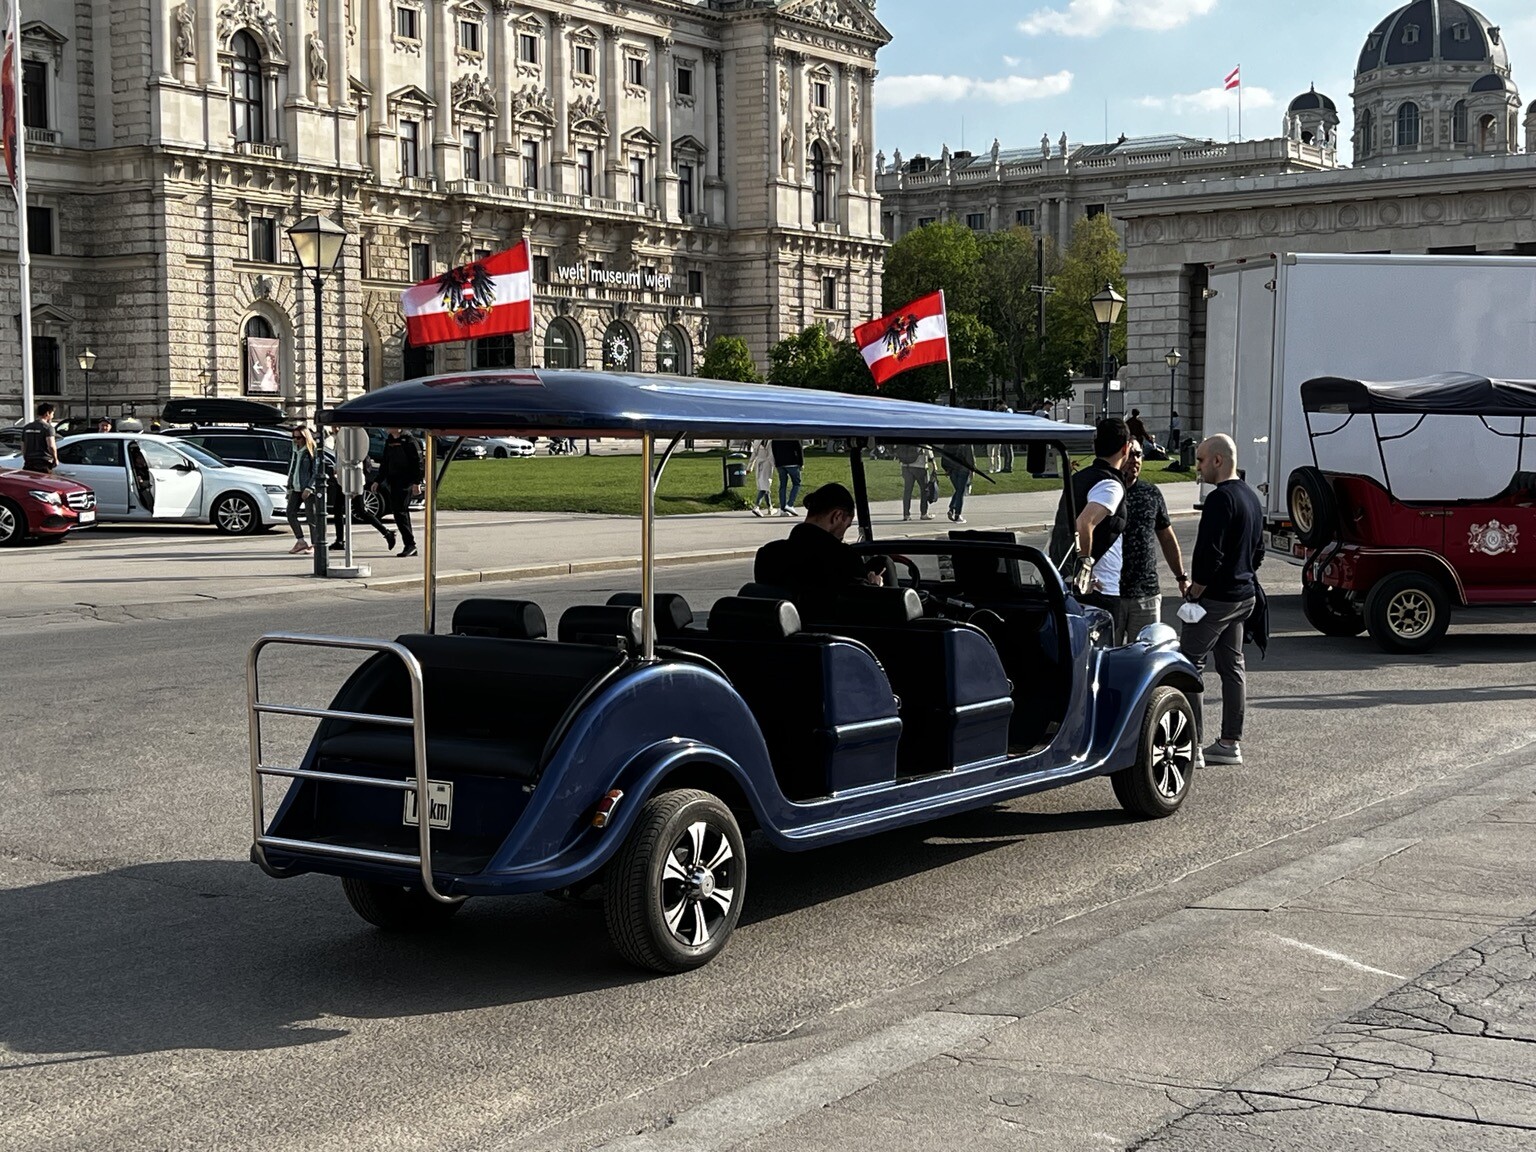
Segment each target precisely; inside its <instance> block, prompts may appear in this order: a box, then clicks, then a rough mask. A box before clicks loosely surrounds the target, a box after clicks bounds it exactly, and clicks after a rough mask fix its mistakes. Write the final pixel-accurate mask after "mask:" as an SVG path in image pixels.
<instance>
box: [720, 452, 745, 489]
mask: <svg viewBox="0 0 1536 1152" xmlns="http://www.w3.org/2000/svg"><path fill="white" fill-rule="evenodd" d="M720 470H721V471H722V472H723V473H724V474H725V476H724V478H725V490H726V491H727V492H729V491H730V490H731V489H732V488H745V487H746V486H747V458H746V457H745V456H743V455H742V454H741V453H740V452H732V453H731V454H730V455H729V456H726V457H725V458H724V459H722V460H721V461H720Z"/></svg>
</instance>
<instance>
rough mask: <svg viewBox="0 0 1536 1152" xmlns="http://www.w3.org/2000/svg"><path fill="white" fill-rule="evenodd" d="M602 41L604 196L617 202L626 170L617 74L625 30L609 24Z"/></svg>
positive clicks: (620, 85) (620, 86)
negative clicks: (605, 150)
mask: <svg viewBox="0 0 1536 1152" xmlns="http://www.w3.org/2000/svg"><path fill="white" fill-rule="evenodd" d="M605 31H606V32H607V34H608V35H607V39H605V40H604V41H603V94H604V100H603V103H604V104H605V105H606V107H607V110H608V163H607V165H606V167H605V168H604V172H605V178H604V180H603V195H604V196H607V197H608V198H609V199H610V200H617V199H619V190H620V189H621V188H623V187H624V174H625V173H626V172H628V171H629V158H628V157H627V156H625V155H624V141H623V136H624V115H623V111H624V100H623V97H624V79H623V77H622V76H620V75H619V73H620V71H621V65H622V63H623V60H622V57H621V55H620V53H619V37H620V36H621V35H622V34H623V32H624V29H622V28H620V27H619V26H618V25H617V24H610V25H608V27H607V28H606V29H605Z"/></svg>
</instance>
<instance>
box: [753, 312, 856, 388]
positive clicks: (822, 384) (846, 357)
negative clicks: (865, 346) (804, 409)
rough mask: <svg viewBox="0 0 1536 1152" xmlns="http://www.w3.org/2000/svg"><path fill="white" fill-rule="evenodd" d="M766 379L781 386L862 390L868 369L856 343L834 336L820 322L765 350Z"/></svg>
mask: <svg viewBox="0 0 1536 1152" xmlns="http://www.w3.org/2000/svg"><path fill="white" fill-rule="evenodd" d="M768 383H770V384H778V385H780V386H782V387H785V388H820V389H822V390H824V391H829V392H864V391H868V389H867V388H865V387H861V385H862V384H867V383H869V369H867V368H866V367H865V366H864V358H863V357H862V356H861V355H860V354H859V349H858V346H857V345H855V344H853V343H852V342H851V341H848V340H834V339H832V337H831V336H829V335H828V334H827V330H826V328H824V327H823V326H822V325H820V324H812V325H811V326H810V327H809V328H807V329H806V330H805V331H803V332H801V333H800V334H799V335H798V336H786V337H785V338H784V339H782V340H780V341H779V342H778V343H777V344H775V345H774V346H773V347H772V348H770V349H769V350H768Z"/></svg>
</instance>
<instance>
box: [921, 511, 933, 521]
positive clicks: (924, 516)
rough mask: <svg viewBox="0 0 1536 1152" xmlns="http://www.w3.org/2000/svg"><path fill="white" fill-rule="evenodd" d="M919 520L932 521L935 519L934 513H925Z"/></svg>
mask: <svg viewBox="0 0 1536 1152" xmlns="http://www.w3.org/2000/svg"><path fill="white" fill-rule="evenodd" d="M918 519H919V520H932V519H933V513H932V512H924V513H923V514H922V515H921V516H919V517H918Z"/></svg>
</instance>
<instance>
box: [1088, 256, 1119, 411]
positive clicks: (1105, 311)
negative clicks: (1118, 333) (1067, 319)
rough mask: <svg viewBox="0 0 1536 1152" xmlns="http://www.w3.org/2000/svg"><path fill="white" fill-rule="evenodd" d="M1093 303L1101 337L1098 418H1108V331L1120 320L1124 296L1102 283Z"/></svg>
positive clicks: (1111, 286) (1113, 287)
mask: <svg viewBox="0 0 1536 1152" xmlns="http://www.w3.org/2000/svg"><path fill="white" fill-rule="evenodd" d="M1091 303H1092V304H1093V318H1094V319H1095V320H1096V321H1098V324H1099V333H1100V336H1101V338H1102V345H1103V346H1102V348H1101V349H1100V363H1101V364H1102V366H1103V369H1104V391H1103V394H1102V395H1101V397H1100V399H1099V419H1100V420H1107V419H1109V375H1110V373H1109V333H1110V330H1111V329H1112V328H1114V326H1115V324H1116V323H1118V322H1119V320H1120V311H1121V309H1123V308H1124V307H1125V297H1124V296H1122V295H1120V293H1118V292H1116V291H1115V286H1114V285H1113V284H1106V285H1104V291H1102V292H1100V293H1099V294H1098V295H1097V296H1095V297H1094V298H1093V300H1092V301H1091Z"/></svg>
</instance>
